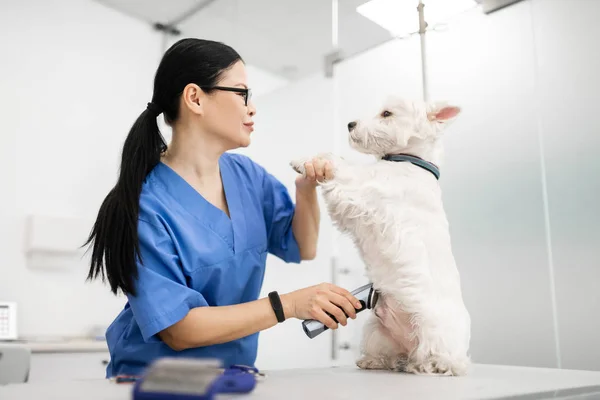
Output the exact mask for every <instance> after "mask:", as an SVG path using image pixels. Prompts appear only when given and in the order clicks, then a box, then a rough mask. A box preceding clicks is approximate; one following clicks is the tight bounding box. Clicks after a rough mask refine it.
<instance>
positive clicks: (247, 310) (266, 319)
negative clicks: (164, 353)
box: [159, 296, 292, 351]
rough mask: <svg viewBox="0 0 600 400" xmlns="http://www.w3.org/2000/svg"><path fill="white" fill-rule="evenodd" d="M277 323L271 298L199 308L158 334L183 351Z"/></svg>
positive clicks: (286, 308) (244, 334) (163, 339)
mask: <svg viewBox="0 0 600 400" xmlns="http://www.w3.org/2000/svg"><path fill="white" fill-rule="evenodd" d="M285 298H286V296H281V302H282V304H283V306H284V310H285V311H284V313H285V315H286V317H288V316H292V313H291V311H290V310H289V304H288V303H289V302H288V301H287V299H285ZM284 299H285V300H284ZM276 324H277V318H276V317H275V313H274V312H273V308H272V307H271V302H270V301H269V299H268V298H263V299H259V300H256V301H252V302H248V303H242V304H236V305H232V306H221V307H196V308H193V309H191V310H190V311H189V312H188V314H187V315H186V316H185V317H184V318H183V319H182V320H180V321H179V322H177V323H176V324H174V325H172V326H170V327H169V328H167V329H165V330H163V331H162V332H160V333H159V336H160V338H161V339H162V341H163V342H165V343H166V344H167V345H168V346H169V347H171V348H172V349H174V350H177V351H181V350H185V349H189V348H193V347H202V346H210V345H213V344H219V343H226V342H230V341H232V340H235V339H239V338H242V337H245V336H248V335H251V334H253V333H256V332H259V331H262V330H265V329H268V328H270V327H272V326H274V325H276Z"/></svg>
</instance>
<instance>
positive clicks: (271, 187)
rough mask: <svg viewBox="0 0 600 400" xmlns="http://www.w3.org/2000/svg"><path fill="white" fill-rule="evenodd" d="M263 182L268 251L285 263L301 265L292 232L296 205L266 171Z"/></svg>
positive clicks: (286, 191) (284, 188) (282, 187)
mask: <svg viewBox="0 0 600 400" xmlns="http://www.w3.org/2000/svg"><path fill="white" fill-rule="evenodd" d="M262 182H263V202H264V203H263V204H264V205H263V210H264V216H265V223H266V226H267V238H268V251H269V253H271V254H273V255H275V256H277V257H279V258H280V259H282V260H283V261H286V262H291V263H299V262H300V261H301V258H300V249H299V248H298V242H297V241H296V238H295V237H294V233H293V231H292V220H293V218H294V211H295V206H294V203H293V202H292V199H291V198H290V195H289V193H288V190H287V188H286V187H285V186H284V185H283V184H282V183H281V182H280V181H279V180H277V179H276V178H275V177H274V176H272V175H271V174H269V173H268V172H267V171H264V170H263V179H262Z"/></svg>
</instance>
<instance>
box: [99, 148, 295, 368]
mask: <svg viewBox="0 0 600 400" xmlns="http://www.w3.org/2000/svg"><path fill="white" fill-rule="evenodd" d="M219 166H220V170H221V178H222V180H223V187H224V190H225V196H226V199H227V204H228V207H229V213H230V215H231V219H230V218H229V217H228V216H227V214H225V213H224V212H223V211H221V210H220V209H218V208H217V207H215V206H213V205H212V204H211V203H209V202H208V201H207V200H205V199H204V198H203V197H202V196H201V195H200V194H199V193H198V192H197V191H196V190H195V189H194V188H192V187H191V186H190V185H189V184H188V183H187V182H186V181H185V180H184V179H183V178H181V177H180V176H179V175H178V174H177V173H176V172H175V171H173V170H172V169H171V168H169V167H168V166H167V165H165V164H163V163H159V164H158V165H157V166H156V167H155V168H154V169H153V170H152V171H151V172H150V173H149V174H148V176H147V178H146V180H145V182H144V184H143V187H142V192H141V196H140V214H139V223H138V235H139V243H140V251H141V256H142V262H143V265H141V264H140V263H139V262H138V271H139V278H138V280H137V281H136V289H137V295H136V297H133V296H131V295H128V296H127V299H128V302H127V304H126V305H125V307H124V309H123V310H122V311H121V313H120V314H119V315H118V316H117V318H116V319H115V321H114V322H113V323H112V324H111V325H110V326H109V328H108V330H107V332H106V339H107V342H108V348H109V352H110V362H109V364H108V367H107V369H106V376H107V377H112V376H115V375H121V374H129V375H139V374H141V373H142V372H143V370H144V368H145V367H146V365H147V364H148V363H150V362H151V361H153V360H154V359H156V358H158V357H164V356H169V357H210V358H218V359H220V360H222V362H223V363H224V365H225V366H229V365H232V364H244V365H249V366H254V362H255V360H256V353H257V345H258V333H256V334H253V335H250V336H247V337H244V338H241V339H238V340H234V341H231V342H229V343H223V344H218V345H213V346H206V347H198V348H193V349H187V350H183V351H179V352H178V351H175V350H172V349H171V348H170V347H169V346H167V345H166V344H165V343H164V342H162V341H161V339H160V338H159V337H158V335H157V333H158V332H160V331H162V330H163V329H165V328H167V327H169V326H171V325H173V324H175V323H176V322H177V321H179V320H181V319H182V318H183V317H185V315H186V314H187V313H188V311H190V310H191V309H192V308H194V307H204V306H226V305H232V304H239V303H244V302H248V301H253V300H256V299H257V298H258V296H259V294H260V290H261V285H262V282H263V277H264V273H265V263H266V258H267V253H271V254H273V255H275V256H277V257H279V258H281V259H282V260H284V261H287V262H294V263H299V262H300V252H299V249H298V244H297V242H296V240H295V238H294V235H293V233H292V218H293V215H294V204H293V202H292V200H291V198H290V196H289V194H288V191H287V189H286V188H285V186H283V184H281V183H280V182H279V181H278V180H277V179H275V178H274V177H273V176H272V175H270V174H269V173H268V172H266V171H265V170H264V169H263V168H262V167H261V166H259V165H258V164H256V163H254V162H253V161H251V160H250V159H249V158H248V157H246V156H243V155H240V154H234V153H225V154H223V155H222V156H221V158H220V160H219Z"/></svg>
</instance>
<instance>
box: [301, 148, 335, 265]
mask: <svg viewBox="0 0 600 400" xmlns="http://www.w3.org/2000/svg"><path fill="white" fill-rule="evenodd" d="M304 168H305V171H306V176H299V177H298V178H297V179H296V210H295V212H294V218H293V220H292V231H293V232H294V237H295V238H296V241H297V242H298V248H299V249H300V257H301V258H302V259H303V260H312V259H313V258H315V256H316V253H317V240H318V239H319V223H320V221H321V216H320V210H319V200H318V198H317V183H318V182H319V181H322V180H324V179H331V178H333V172H332V168H331V164H330V163H329V162H328V161H325V160H321V159H313V160H311V161H308V162H306V163H305V164H304Z"/></svg>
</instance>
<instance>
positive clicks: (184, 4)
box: [96, 0, 391, 80]
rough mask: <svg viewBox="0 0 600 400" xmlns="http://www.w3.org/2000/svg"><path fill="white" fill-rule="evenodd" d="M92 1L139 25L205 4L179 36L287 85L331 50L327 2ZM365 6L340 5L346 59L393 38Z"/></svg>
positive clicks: (317, 67) (352, 0) (349, 0)
mask: <svg viewBox="0 0 600 400" xmlns="http://www.w3.org/2000/svg"><path fill="white" fill-rule="evenodd" d="M96 1H98V2H100V3H102V4H105V5H107V6H109V7H111V8H114V9H117V10H119V11H121V12H123V13H126V14H128V15H130V16H133V17H135V18H138V19H140V20H144V21H148V22H149V23H155V22H160V23H165V24H167V23H170V22H172V21H173V20H176V19H178V18H180V17H181V16H185V13H186V12H187V11H188V10H191V9H194V8H195V7H201V6H202V5H203V4H204V3H207V4H206V6H205V7H204V8H202V9H201V10H200V11H198V12H197V13H196V14H194V15H191V16H188V17H187V19H185V20H184V21H183V22H182V23H180V24H178V25H177V27H178V29H179V30H180V31H181V37H189V36H191V37H199V38H204V39H213V40H219V41H222V42H225V43H227V44H229V45H231V46H232V47H234V48H235V49H236V50H237V51H238V52H239V53H240V54H241V56H242V58H244V60H245V61H246V62H247V63H248V64H250V65H252V66H254V67H257V68H259V69H262V70H264V72H266V73H271V74H275V75H277V76H278V77H281V78H285V79H286V80H287V79H289V80H295V79H299V78H302V77H305V76H306V75H310V74H313V73H319V72H323V73H324V65H325V61H324V57H325V55H326V54H328V53H330V52H331V51H332V49H333V47H332V5H331V1H330V0H96ZM366 1H367V0H339V1H338V10H339V11H338V16H339V30H338V37H339V39H338V43H339V47H340V49H341V52H342V56H344V57H345V56H350V55H353V54H357V53H360V52H362V51H365V50H367V49H369V48H371V47H373V46H376V45H378V44H380V43H383V42H385V41H387V40H390V39H391V35H390V34H389V33H388V32H387V31H386V30H384V29H383V28H381V27H379V26H378V25H376V24H375V23H373V22H371V21H370V20H368V19H366V18H364V17H363V16H361V15H360V14H358V13H357V12H356V7H357V6H358V5H360V4H362V3H364V2H366ZM175 39H177V38H175Z"/></svg>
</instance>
